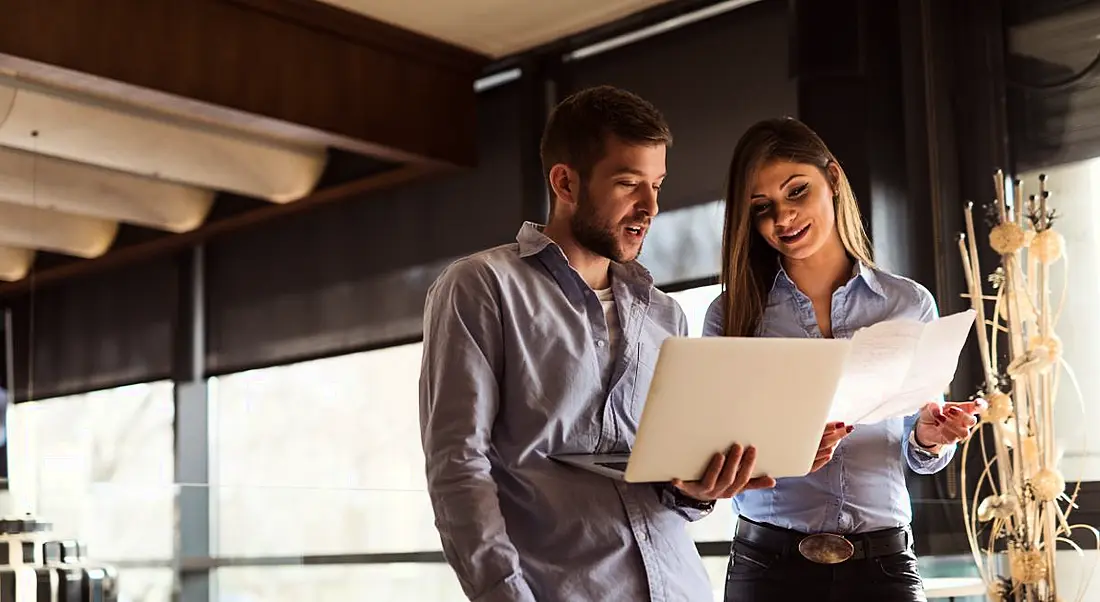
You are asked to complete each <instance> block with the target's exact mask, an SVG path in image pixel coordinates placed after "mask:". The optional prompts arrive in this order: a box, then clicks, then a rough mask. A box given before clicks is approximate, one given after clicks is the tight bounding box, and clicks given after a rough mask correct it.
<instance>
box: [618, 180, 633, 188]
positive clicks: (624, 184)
mask: <svg viewBox="0 0 1100 602" xmlns="http://www.w3.org/2000/svg"><path fill="white" fill-rule="evenodd" d="M637 185H638V183H637V182H629V181H627V182H619V186H626V187H627V188H634V187H635V186H637Z"/></svg>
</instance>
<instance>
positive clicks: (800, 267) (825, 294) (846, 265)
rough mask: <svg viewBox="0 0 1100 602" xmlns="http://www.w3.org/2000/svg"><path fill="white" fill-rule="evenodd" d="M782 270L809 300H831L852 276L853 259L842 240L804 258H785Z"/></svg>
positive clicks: (830, 243) (831, 241)
mask: <svg viewBox="0 0 1100 602" xmlns="http://www.w3.org/2000/svg"><path fill="white" fill-rule="evenodd" d="M783 269H785V270H786V271H787V276H789V277H790V279H791V281H792V282H794V284H795V286H797V287H798V290H800V291H802V292H803V293H804V294H805V295H806V296H808V297H809V298H810V299H820V300H824V299H830V298H832V295H833V292H834V291H836V290H837V289H838V288H840V287H842V286H844V284H845V283H847V282H848V280H850V279H851V277H852V258H851V257H849V256H848V252H847V251H845V250H844V245H843V243H841V242H840V239H839V238H834V239H833V240H830V241H829V243H827V244H826V245H825V246H823V247H822V248H821V249H818V251H817V252H816V253H814V254H813V255H811V256H809V257H806V258H804V259H790V258H787V257H784V258H783Z"/></svg>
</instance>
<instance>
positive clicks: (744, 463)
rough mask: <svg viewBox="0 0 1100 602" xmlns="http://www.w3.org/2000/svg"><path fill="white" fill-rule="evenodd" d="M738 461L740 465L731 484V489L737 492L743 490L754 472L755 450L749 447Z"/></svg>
mask: <svg viewBox="0 0 1100 602" xmlns="http://www.w3.org/2000/svg"><path fill="white" fill-rule="evenodd" d="M740 460H741V461H740V465H739V466H738V467H737V476H736V478H734V480H733V483H732V484H731V487H733V488H735V489H737V490H738V491H740V490H741V489H744V487H745V485H747V484H748V482H749V480H750V479H752V473H753V471H754V470H756V448H755V447H753V446H751V445H750V446H749V447H748V448H747V449H745V452H744V453H743V454H742V455H741V458H740Z"/></svg>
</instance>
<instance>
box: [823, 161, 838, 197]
mask: <svg viewBox="0 0 1100 602" xmlns="http://www.w3.org/2000/svg"><path fill="white" fill-rule="evenodd" d="M825 173H827V174H828V175H829V186H830V187H832V189H833V201H836V200H837V198H838V197H839V196H840V165H838V164H837V162H836V161H829V164H828V165H826V166H825Z"/></svg>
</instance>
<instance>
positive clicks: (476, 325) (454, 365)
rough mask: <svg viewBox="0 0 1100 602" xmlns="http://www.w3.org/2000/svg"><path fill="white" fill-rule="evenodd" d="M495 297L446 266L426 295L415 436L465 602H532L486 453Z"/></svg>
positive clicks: (482, 282)
mask: <svg viewBox="0 0 1100 602" xmlns="http://www.w3.org/2000/svg"><path fill="white" fill-rule="evenodd" d="M501 332H502V330H501V320H500V298H499V291H498V288H497V286H496V284H495V280H494V279H493V278H492V275H491V272H490V270H489V268H488V266H486V265H485V264H483V263H479V262H478V261H477V260H476V259H474V258H468V259H465V260H462V261H460V262H458V263H455V264H453V265H452V266H450V267H449V268H448V269H447V270H445V271H444V273H443V274H442V275H441V276H440V277H439V279H438V280H436V282H435V283H434V284H433V285H432V288H431V289H430V290H429V292H428V297H427V301H426V303H425V308H424V351H423V358H422V366H421V374H420V429H421V441H422V444H423V447H424V456H425V462H426V473H427V482H428V494H429V496H430V498H431V502H432V507H433V510H434V512H435V520H436V527H437V528H438V530H439V534H440V538H441V540H442V544H443V552H444V555H445V556H446V558H447V561H448V563H449V564H450V565H451V567H452V568H453V569H454V571H455V573H456V574H457V575H458V579H459V582H460V583H461V585H462V588H463V591H464V592H465V594H466V596H467V597H469V598H470V599H471V600H475V601H479V602H480V601H484V602H496V601H501V602H503V601H508V602H517V601H522V602H526V601H534V599H535V598H534V595H533V594H532V592H531V589H530V587H529V586H528V584H527V582H526V581H525V580H524V577H523V573H522V571H521V569H520V562H519V555H518V554H517V552H516V548H515V546H513V545H512V542H511V540H510V539H509V537H508V533H507V530H506V529H505V522H504V517H503V516H502V514H501V511H500V502H499V500H498V497H497V488H496V484H495V483H494V481H493V478H492V476H491V474H490V463H489V457H488V453H489V449H490V445H491V436H492V425H493V422H494V420H495V418H496V415H497V411H498V407H499V403H500V393H499V391H500V389H499V386H498V382H499V377H500V370H501V367H502V366H503V357H502V355H503V341H502V334H501Z"/></svg>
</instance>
